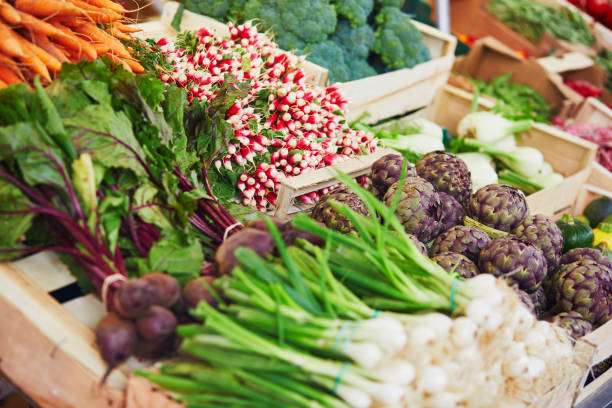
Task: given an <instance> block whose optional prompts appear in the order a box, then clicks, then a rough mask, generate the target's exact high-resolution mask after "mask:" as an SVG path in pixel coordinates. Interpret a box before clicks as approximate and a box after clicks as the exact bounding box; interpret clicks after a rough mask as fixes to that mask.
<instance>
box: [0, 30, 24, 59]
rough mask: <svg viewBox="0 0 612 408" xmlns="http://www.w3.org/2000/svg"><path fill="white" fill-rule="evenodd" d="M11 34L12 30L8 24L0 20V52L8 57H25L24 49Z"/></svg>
mask: <svg viewBox="0 0 612 408" xmlns="http://www.w3.org/2000/svg"><path fill="white" fill-rule="evenodd" d="M13 34H14V32H13V30H12V29H11V28H10V27H9V26H7V25H6V24H4V23H3V22H0V52H2V53H3V54H5V55H8V56H9V57H25V56H26V52H25V50H24V49H23V48H22V47H21V45H20V44H19V41H17V40H16V39H15V38H14V37H13Z"/></svg>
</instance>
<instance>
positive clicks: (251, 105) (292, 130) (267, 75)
mask: <svg viewBox="0 0 612 408" xmlns="http://www.w3.org/2000/svg"><path fill="white" fill-rule="evenodd" d="M228 29H229V31H230V37H229V38H219V37H216V36H215V35H214V34H213V33H212V32H211V31H210V30H208V29H206V28H202V29H201V30H199V31H198V32H197V34H196V35H195V38H196V40H197V41H198V43H197V44H198V45H197V47H196V48H195V52H193V53H190V52H189V51H188V50H185V49H184V48H179V46H180V45H181V42H170V41H168V40H167V39H161V40H160V41H158V45H159V46H160V47H161V50H162V52H163V53H164V54H165V55H166V57H167V60H168V61H169V62H170V63H171V64H172V65H173V66H174V70H173V71H172V72H171V73H167V74H162V76H161V79H162V80H163V81H166V82H171V83H174V84H176V85H178V86H181V87H185V88H187V90H188V95H189V96H188V97H189V99H190V100H192V99H194V98H198V99H200V100H205V101H211V100H213V99H214V98H215V96H216V92H217V90H218V88H219V86H220V85H221V84H222V83H223V81H224V78H225V76H224V75H225V74H231V75H232V76H233V77H234V78H236V80H238V81H239V82H248V83H249V85H250V91H249V93H248V95H247V96H246V97H245V98H242V99H238V100H236V101H235V103H234V104H233V106H231V107H230V108H229V109H228V110H227V113H226V120H227V121H228V123H230V124H231V126H232V128H233V130H234V138H233V139H232V141H231V142H230V143H229V145H228V147H227V151H226V152H225V154H224V155H223V157H221V158H220V159H219V160H217V161H216V162H215V165H216V166H217V168H218V169H221V168H222V167H223V168H225V169H227V170H230V171H234V170H235V167H236V166H237V167H238V168H239V169H240V170H238V171H240V173H241V174H240V176H239V181H238V185H237V187H238V189H239V191H240V192H241V195H242V203H243V204H244V205H247V206H251V207H255V208H257V209H259V210H265V209H267V208H269V207H270V206H273V205H274V204H275V202H276V197H277V194H278V191H279V188H280V178H281V177H282V176H286V177H291V176H297V175H299V174H301V173H302V172H304V171H305V170H306V169H311V168H318V167H323V166H328V165H332V164H335V163H338V162H340V161H342V160H346V159H347V158H349V157H351V156H353V155H357V154H367V153H371V152H373V151H374V150H375V149H376V140H375V139H374V137H373V135H372V134H371V133H368V132H366V131H356V130H354V129H351V128H350V127H349V126H348V125H347V123H346V120H345V118H344V116H343V115H344V113H345V112H346V108H347V105H348V102H347V100H346V99H345V98H344V97H343V96H342V94H341V93H340V92H339V90H338V88H337V87H335V86H327V87H318V86H313V85H310V84H307V83H306V81H305V74H304V72H303V71H302V69H301V68H299V67H298V65H299V64H300V63H301V62H302V61H303V57H297V56H295V55H292V54H290V53H287V52H284V51H282V50H280V49H279V48H278V46H277V45H276V44H274V43H273V42H271V41H270V40H268V39H267V37H266V36H264V35H263V34H260V33H258V32H257V29H256V28H255V27H253V26H251V24H250V23H248V22H247V23H245V24H243V25H239V26H234V25H233V24H232V23H229V24H228ZM192 51H193V50H192ZM268 154H269V160H268V159H267V157H268V156H267V155H268ZM320 193H322V192H315V193H310V194H309V195H308V196H302V197H300V200H301V201H302V202H304V203H308V202H311V201H314V200H316V199H317V198H318V196H319V194H320Z"/></svg>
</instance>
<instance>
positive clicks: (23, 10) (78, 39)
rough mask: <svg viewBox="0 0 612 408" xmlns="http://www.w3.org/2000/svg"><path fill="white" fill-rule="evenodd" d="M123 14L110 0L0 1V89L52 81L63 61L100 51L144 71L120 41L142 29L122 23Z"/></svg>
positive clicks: (131, 68) (123, 10)
mask: <svg viewBox="0 0 612 408" xmlns="http://www.w3.org/2000/svg"><path fill="white" fill-rule="evenodd" d="M125 12H126V10H125V9H124V8H123V7H122V6H121V5H120V4H118V3H115V2H113V1H112V0H0V88H3V87H5V86H7V85H10V84H13V83H17V82H29V81H31V80H32V79H33V78H34V76H36V75H40V77H41V78H42V80H43V81H47V82H50V81H51V80H52V78H53V76H54V74H55V73H57V72H58V71H59V70H60V68H61V66H62V63H64V62H77V61H80V60H81V59H84V58H87V59H90V60H93V59H95V58H97V57H99V56H102V55H106V56H108V57H109V58H110V59H111V60H113V61H114V62H116V63H118V64H121V65H123V66H124V67H125V68H127V69H130V70H132V71H133V72H143V71H144V68H143V67H142V65H140V64H139V63H138V61H137V60H136V59H134V58H133V57H132V56H131V54H130V51H129V50H128V49H127V48H126V47H125V46H124V45H123V44H122V43H121V41H120V40H121V39H127V40H129V39H131V37H130V35H129V33H132V32H135V31H138V30H137V29H135V28H132V27H129V26H127V25H125V24H123V23H122V21H124V17H123V15H124V13H125Z"/></svg>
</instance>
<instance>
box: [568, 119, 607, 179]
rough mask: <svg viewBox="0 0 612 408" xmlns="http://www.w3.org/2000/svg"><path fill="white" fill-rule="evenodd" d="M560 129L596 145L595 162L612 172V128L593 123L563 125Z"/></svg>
mask: <svg viewBox="0 0 612 408" xmlns="http://www.w3.org/2000/svg"><path fill="white" fill-rule="evenodd" d="M562 129H563V130H565V131H566V132H568V133H571V134H572V135H575V136H578V137H581V138H583V139H585V140H588V141H589V142H593V143H596V144H597V145H598V146H599V148H598V149H597V162H598V163H599V164H601V165H602V166H604V167H605V168H606V169H608V170H609V171H612V128H610V127H607V126H599V125H596V124H594V123H572V124H568V125H563V126H562Z"/></svg>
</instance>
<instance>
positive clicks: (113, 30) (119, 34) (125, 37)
mask: <svg viewBox="0 0 612 408" xmlns="http://www.w3.org/2000/svg"><path fill="white" fill-rule="evenodd" d="M105 31H106V32H107V33H109V34H110V35H112V36H113V37H115V38H118V39H120V40H126V41H130V40H131V39H132V37H130V36H129V35H128V34H126V33H122V32H121V31H119V30H117V29H116V28H115V27H112V26H111V27H108V28H107V29H106V30H105Z"/></svg>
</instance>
